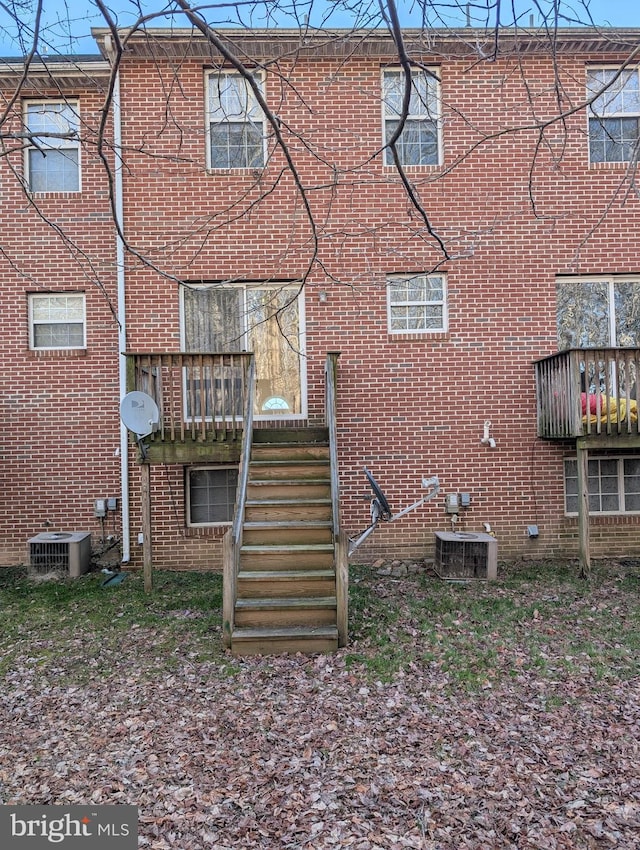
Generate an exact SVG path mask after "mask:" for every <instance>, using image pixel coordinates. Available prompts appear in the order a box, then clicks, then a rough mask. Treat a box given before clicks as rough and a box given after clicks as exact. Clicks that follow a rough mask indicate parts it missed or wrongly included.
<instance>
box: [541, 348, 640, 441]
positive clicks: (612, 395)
mask: <svg viewBox="0 0 640 850" xmlns="http://www.w3.org/2000/svg"><path fill="white" fill-rule="evenodd" d="M534 368H535V374H536V394H537V425H538V436H539V437H543V438H545V439H550V440H566V439H581V440H582V441H583V444H584V445H598V446H600V447H601V448H605V447H606V448H622V447H623V446H625V445H626V446H629V447H630V448H633V447H637V446H638V445H640V422H639V421H638V376H639V375H640V349H638V348H572V349H569V350H567V351H561V352H558V353H557V354H553V355H551V356H550V357H545V358H543V359H542V360H538V361H536V362H535V364H534Z"/></svg>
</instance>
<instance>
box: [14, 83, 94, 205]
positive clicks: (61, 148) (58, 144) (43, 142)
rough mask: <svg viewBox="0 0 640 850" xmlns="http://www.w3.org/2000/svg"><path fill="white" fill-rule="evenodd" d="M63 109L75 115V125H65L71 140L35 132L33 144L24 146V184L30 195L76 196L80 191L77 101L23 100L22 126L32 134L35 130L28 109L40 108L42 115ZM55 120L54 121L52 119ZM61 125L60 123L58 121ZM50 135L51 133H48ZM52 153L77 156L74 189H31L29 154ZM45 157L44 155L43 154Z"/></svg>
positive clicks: (80, 171)
mask: <svg viewBox="0 0 640 850" xmlns="http://www.w3.org/2000/svg"><path fill="white" fill-rule="evenodd" d="M59 106H62V107H65V108H66V109H70V110H71V111H72V112H73V114H74V115H75V120H76V125H75V127H73V126H72V125H70V124H68V123H65V126H67V128H71V129H70V131H71V132H74V134H75V135H74V137H73V138H62V137H59V136H55V135H47V133H46V132H45V133H43V134H42V135H38V133H37V132H34V133H33V137H32V138H33V139H34V140H35V142H36V143H35V144H33V143H30V144H28V145H26V146H25V150H24V175H25V182H26V185H27V187H28V190H29V192H31V193H32V194H38V195H40V194H48V193H53V192H62V193H66V194H77V193H78V192H81V191H82V163H81V156H82V152H81V147H80V139H79V137H78V131H79V127H80V107H79V103H78V101H77V100H52V99H47V100H25V101H24V103H23V120H24V126H25V128H26V129H27V131H28V132H30V133H31V132H32V131H33V130H34V129H35V128H33V127H32V126H31V125H30V123H29V118H30V109H31V108H32V107H41V108H42V111H43V113H46V112H48V111H53V108H54V107H59ZM54 120H55V119H54ZM60 123H61V124H62V121H60ZM49 132H50V133H51V131H49ZM64 132H66V131H65V130H64V129H63V128H62V126H61V128H60V133H64ZM47 150H50V151H54V152H58V153H62V154H64V152H65V151H75V152H76V154H77V160H78V161H77V166H76V169H77V183H78V187H77V188H74V189H67V188H63V187H62V188H61V187H55V186H54V187H50V186H47V187H46V188H45V189H34V188H32V179H33V175H32V174H31V166H30V161H31V154H32V153H34V152H37V151H45V152H46V151H47ZM45 156H46V153H45Z"/></svg>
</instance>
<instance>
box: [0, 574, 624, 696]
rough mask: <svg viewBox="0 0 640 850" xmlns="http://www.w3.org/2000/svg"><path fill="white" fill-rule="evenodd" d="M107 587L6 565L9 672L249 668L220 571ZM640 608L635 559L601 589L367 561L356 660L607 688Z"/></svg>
mask: <svg viewBox="0 0 640 850" xmlns="http://www.w3.org/2000/svg"><path fill="white" fill-rule="evenodd" d="M103 581H104V576H103V575H102V574H101V573H89V574H88V575H85V576H82V577H81V578H77V579H66V580H62V579H61V580H57V581H33V580H32V579H30V578H28V576H27V574H26V570H25V569H21V568H15V569H2V570H0V605H1V606H2V612H3V617H2V620H1V621H0V640H1V641H2V647H3V653H2V657H1V658H0V674H2V675H5V676H6V675H11V674H12V672H16V671H20V672H22V673H24V672H25V671H27V672H29V673H30V675H33V676H34V677H36V678H37V677H40V679H43V680H45V679H46V680H48V681H53V680H54V677H55V681H56V682H58V683H62V684H66V683H83V682H86V681H88V680H90V679H95V678H96V677H97V678H101V679H108V678H109V677H110V676H112V675H115V674H118V675H123V674H124V675H129V676H132V677H142V678H145V679H148V678H151V677H154V678H156V677H159V676H163V675H170V673H171V671H172V670H175V669H177V668H184V667H185V666H189V665H192V666H193V667H194V668H195V667H196V665H198V664H201V663H204V664H207V665H208V668H207V670H208V672H207V675H219V676H222V677H227V676H230V675H234V673H235V672H236V671H237V670H238V669H239V665H241V662H238V661H236V660H233V659H232V658H231V657H230V656H229V655H228V654H227V653H226V652H225V651H224V649H223V646H222V634H221V624H222V612H221V608H222V578H221V576H219V575H216V574H213V573H195V572H168V571H160V570H158V571H155V572H154V588H153V591H152V593H150V594H147V593H145V591H144V585H143V577H142V574H141V573H139V572H132V573H129V574H128V576H127V579H126V580H125V581H124V582H122V584H120V585H116V586H114V587H103V586H102V582H103ZM639 600H640V565H638V564H635V563H628V564H620V563H618V564H616V563H614V564H601V565H596V567H594V570H593V575H592V577H591V579H590V580H589V581H588V582H584V581H582V580H581V579H580V578H579V577H578V575H577V568H575V567H574V566H573V565H571V564H566V563H559V564H555V563H553V562H541V563H529V564H526V565H519V564H518V565H512V566H503V567H502V568H501V570H500V573H499V578H498V580H497V581H494V582H489V583H485V582H476V583H473V582H470V583H468V584H452V583H447V582H445V581H441V580H440V579H438V578H436V577H435V576H432V575H427V574H420V575H415V576H409V577H408V578H403V579H396V578H393V577H391V576H379V575H378V574H377V573H376V572H375V571H374V570H372V569H371V568H368V567H361V566H354V567H352V568H351V582H350V612H349V646H348V647H347V649H346V652H345V662H346V664H347V666H348V667H349V669H350V670H352V671H353V673H354V675H362V676H364V677H368V678H369V677H370V678H372V679H373V680H381V681H390V680H392V679H393V678H394V677H396V676H397V675H398V674H400V673H402V672H403V671H405V672H406V671H410V670H411V669H412V668H414V667H417V668H419V670H420V672H421V673H424V672H425V671H426V672H428V674H429V676H430V677H431V678H432V679H433V681H434V683H437V686H438V687H441V688H444V689H447V688H451V689H463V690H465V691H478V690H481V689H487V688H492V687H497V686H498V685H500V684H501V683H507V684H508V683H509V682H512V683H514V684H515V683H516V682H517V681H519V680H522V681H525V680H526V679H527V678H530V679H531V678H535V679H536V681H538V682H543V683H547V684H550V685H554V686H555V684H557V683H562V682H563V681H565V680H566V678H567V677H573V678H580V679H582V680H588V683H589V686H590V687H603V688H604V687H607V686H608V685H610V684H611V683H612V682H614V681H616V680H617V681H622V680H628V679H630V678H632V677H634V676H638V675H640V629H639V627H638V623H639V622H640V601H639ZM558 686H559V685H558Z"/></svg>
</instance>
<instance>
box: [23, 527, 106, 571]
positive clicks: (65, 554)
mask: <svg viewBox="0 0 640 850" xmlns="http://www.w3.org/2000/svg"><path fill="white" fill-rule="evenodd" d="M90 566H91V534H90V532H88V531H87V532H85V531H80V532H51V533H43V534H38V535H37V536H36V537H32V538H31V540H30V541H29V573H30V574H31V575H33V576H45V575H49V574H51V573H59V574H61V575H65V576H70V577H72V578H75V577H77V576H80V575H82V574H83V573H86V572H87V571H88V570H89V568H90Z"/></svg>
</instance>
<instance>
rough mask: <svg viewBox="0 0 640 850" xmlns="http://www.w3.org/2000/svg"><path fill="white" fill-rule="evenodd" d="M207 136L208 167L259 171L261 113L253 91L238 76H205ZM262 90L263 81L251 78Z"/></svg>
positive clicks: (262, 157)
mask: <svg viewBox="0 0 640 850" xmlns="http://www.w3.org/2000/svg"><path fill="white" fill-rule="evenodd" d="M207 79H208V82H207V87H208V98H207V134H208V157H209V162H208V167H209V168H262V166H263V165H264V163H265V153H264V113H263V112H262V109H261V108H260V106H259V104H258V102H257V100H256V96H255V92H254V91H253V89H252V88H251V86H250V85H249V83H248V81H247V80H246V79H245V78H244V77H242V76H241V75H240V74H234V73H230V72H222V71H220V72H215V73H211V74H209V76H208V78H207ZM254 80H255V81H256V84H257V85H258V87H259V88H260V91H262V85H263V84H262V80H261V78H260V77H259V76H257V75H256V76H254Z"/></svg>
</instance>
